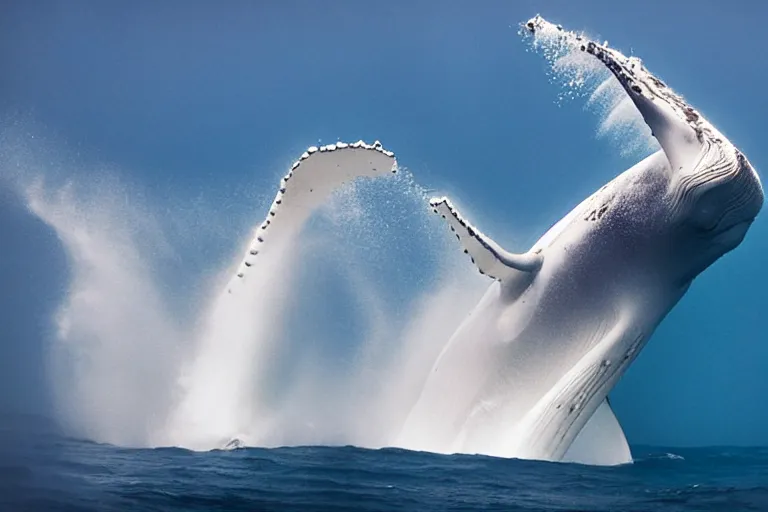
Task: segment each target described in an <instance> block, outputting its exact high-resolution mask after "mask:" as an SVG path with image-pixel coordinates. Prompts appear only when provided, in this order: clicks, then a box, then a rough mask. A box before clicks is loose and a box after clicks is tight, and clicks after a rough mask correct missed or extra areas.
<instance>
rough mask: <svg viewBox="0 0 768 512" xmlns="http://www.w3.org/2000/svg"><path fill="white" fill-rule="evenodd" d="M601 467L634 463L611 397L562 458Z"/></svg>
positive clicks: (602, 404)
mask: <svg viewBox="0 0 768 512" xmlns="http://www.w3.org/2000/svg"><path fill="white" fill-rule="evenodd" d="M562 461H563V462H578V463H579V464H592V465H597V466H615V465H618V464H628V463H631V462H632V452H631V451H630V449H629V443H628V442H627V438H626V436H625V435H624V431H623V430H622V428H621V425H620V424H619V420H618V419H616V415H615V414H614V412H613V409H611V404H610V402H609V401H608V397H606V398H605V400H603V401H602V403H601V404H600V405H599V406H598V408H597V410H596V411H595V413H594V414H593V415H592V417H591V418H590V419H589V421H588V422H587V424H586V425H584V428H582V429H581V432H579V435H578V436H576V439H574V440H573V443H572V444H571V446H570V448H568V451H566V452H565V455H564V456H563V459H562Z"/></svg>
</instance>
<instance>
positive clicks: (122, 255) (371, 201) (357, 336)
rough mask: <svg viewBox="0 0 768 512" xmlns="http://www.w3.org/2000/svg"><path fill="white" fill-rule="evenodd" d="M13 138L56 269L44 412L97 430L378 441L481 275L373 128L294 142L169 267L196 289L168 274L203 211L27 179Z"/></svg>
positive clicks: (240, 439)
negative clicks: (263, 203)
mask: <svg viewBox="0 0 768 512" xmlns="http://www.w3.org/2000/svg"><path fill="white" fill-rule="evenodd" d="M27 149H29V148H27ZM12 153H13V155H12V156H13V158H12V159H14V160H16V162H15V164H14V167H15V168H18V169H19V172H18V173H17V174H18V175H17V176H16V177H15V178H14V180H15V186H16V187H17V188H18V189H19V190H20V193H21V194H22V195H23V196H24V198H25V199H26V201H27V205H28V208H29V210H30V212H31V213H32V214H34V215H35V216H37V217H38V218H39V219H40V220H41V221H43V222H44V223H45V224H46V225H48V226H49V227H50V228H51V229H52V230H53V232H54V233H55V234H56V235H57V237H58V239H59V240H60V242H61V247H62V249H63V250H64V253H65V254H66V256H67V258H68V260H69V266H70V268H71V275H70V284H69V287H68V290H67V291H66V293H65V297H64V300H63V302H62V305H61V307H60V308H59V310H58V312H57V314H56V317H55V332H54V333H53V338H54V339H53V340H52V343H51V353H50V361H51V369H52V374H51V379H52V388H53V389H54V391H55V393H56V403H57V404H58V406H59V415H60V419H61V420H62V421H63V422H64V423H65V424H66V425H67V426H68V427H69V429H70V431H71V432H72V433H73V434H75V435H78V436H83V437H86V438H89V439H93V440H96V441H99V442H108V443H113V444H117V445H122V446H150V447H151V446H167V445H173V446H184V447H188V448H192V449H197V450H208V449H213V448H222V447H230V448H232V447H237V446H242V445H251V446H279V445H300V444H355V445H359V446H369V447H381V446H388V445H391V444H392V438H393V436H394V433H396V432H397V430H398V429H399V427H400V425H401V424H402V422H403V421H404V418H405V416H406V415H407V413H408V411H409V409H410V406H411V405H412V403H413V402H414V401H415V400H416V398H417V394H418V390H419V389H420V387H421V385H422V384H423V380H424V379H425V376H426V375H427V374H428V371H429V368H430V367H431V365H432V363H433V361H434V359H435V358H436V357H437V354H438V353H439V351H440V350H441V348H442V345H443V343H444V341H445V340H446V339H447V338H448V337H449V335H450V332H451V331H452V330H453V329H455V328H456V326H457V325H458V322H459V321H460V320H461V318H462V316H463V315H464V314H465V313H466V312H467V311H468V310H469V308H470V307H471V304H472V303H473V302H474V301H475V300H476V299H477V297H478V296H479V294H480V293H481V289H482V287H483V284H484V283H483V282H482V280H481V279H479V278H478V277H477V276H475V275H474V274H473V273H472V272H471V269H470V268H468V267H467V266H466V265H464V262H463V261H462V260H461V259H460V258H459V256H458V255H456V253H455V251H453V250H450V249H449V247H450V244H451V242H450V239H449V238H448V237H447V236H445V235H444V234H443V233H442V231H441V230H440V229H438V228H437V225H436V221H435V220H433V219H432V216H431V215H429V209H428V206H427V202H426V200H425V196H424V192H423V191H422V189H420V188H419V187H418V186H417V185H416V183H415V182H414V181H413V178H412V176H411V175H410V173H409V172H408V171H407V170H405V171H401V170H399V168H398V166H397V164H396V162H395V160H394V155H393V154H392V153H390V152H388V151H386V150H384V149H383V148H382V147H381V145H380V144H378V143H376V144H372V145H367V144H363V143H356V144H351V145H346V144H343V143H340V144H335V145H333V147H332V148H330V147H328V146H325V147H322V148H314V147H313V148H309V149H308V151H307V152H306V153H305V154H304V155H303V157H302V158H301V159H300V160H299V162H297V164H298V165H294V166H293V168H292V169H291V170H290V171H289V173H288V174H287V175H286V176H285V177H284V178H282V179H281V180H280V183H279V185H278V193H277V195H276V197H275V199H274V200H273V201H272V203H271V205H270V206H268V207H266V208H265V210H266V211H267V212H268V213H267V215H266V218H265V220H264V221H263V222H262V223H260V224H258V225H257V226H255V227H254V228H253V229H252V235H251V236H249V237H248V239H247V241H246V242H245V243H244V244H243V245H242V246H241V247H240V248H236V253H237V254H236V255H235V256H234V258H233V260H232V262H231V263H230V264H227V265H225V266H224V267H223V268H221V269H218V270H216V271H215V272H214V274H215V278H213V279H210V278H207V277H205V275H206V274H208V273H210V269H209V268H207V267H203V268H198V269H197V270H196V269H195V268H194V266H192V268H190V267H189V265H187V266H186V268H184V273H185V280H195V279H197V280H198V281H199V283H200V284H199V285H198V286H197V287H194V286H193V287H190V286H188V285H187V286H186V287H185V288H186V290H189V289H198V290H199V297H197V296H193V297H184V296H183V295H184V294H183V293H181V294H180V293H179V292H178V287H176V286H175V285H174V283H173V279H169V277H168V274H175V273H176V272H177V271H178V270H177V269H178V266H179V265H182V266H183V265H184V264H185V260H186V258H185V254H188V253H190V252H191V251H193V250H194V249H195V248H196V247H195V246H197V245H198V244H205V243H206V242H205V240H204V239H203V240H202V241H201V236H200V235H199V234H198V236H196V237H195V239H194V243H192V244H191V246H190V244H189V242H187V243H186V244H185V243H183V242H179V240H175V239H174V236H173V233H174V232H176V231H183V232H185V233H189V232H198V233H200V232H203V233H208V232H209V231H210V229H207V228H206V227H205V226H202V225H200V219H203V218H205V219H207V221H208V222H209V223H211V224H214V225H215V226H216V227H215V228H214V230H218V229H220V226H221V225H223V222H222V221H221V219H220V218H219V215H220V214H217V213H216V212H215V211H207V210H206V211H202V212H192V214H191V215H192V219H191V220H190V221H189V223H187V224H185V222H184V220H182V219H179V218H178V216H172V217H173V218H170V219H169V216H167V215H165V212H164V211H160V210H157V209H153V208H151V207H150V206H149V205H148V204H146V202H141V201H138V200H136V199H135V198H136V197H137V196H139V195H140V194H139V192H138V191H137V190H136V189H134V188H132V187H130V186H128V185H126V184H124V183H121V182H120V181H119V180H118V179H117V178H115V177H114V176H111V177H108V178H101V179H93V176H104V175H105V174H104V173H102V172H101V171H100V170H96V171H95V172H92V173H88V174H89V175H90V179H86V180H82V181H77V180H64V182H63V183H62V182H60V181H58V180H56V179H55V177H49V178H48V179H42V178H40V174H38V171H37V169H45V167H44V164H42V163H41V162H39V161H38V160H37V159H36V158H35V157H34V155H35V154H39V153H44V154H47V157H46V158H48V159H50V158H52V157H53V156H52V154H53V153H55V152H54V151H50V150H47V151H40V150H37V149H33V150H25V149H24V148H23V144H16V149H15V151H13V152H12ZM5 156H6V158H5V160H8V154H6V155H5ZM6 167H7V166H6ZM62 171H63V172H62V173H61V174H70V175H74V174H75V173H73V172H66V169H62ZM398 171H399V172H398ZM80 173H82V170H81V171H80ZM107 175H108V174H107ZM108 176H109V175H108ZM6 177H7V176H6ZM179 215H182V213H181V212H179ZM170 221H172V222H170ZM233 223H234V224H238V223H239V221H238V220H234V221H233ZM237 238H238V237H237V235H236V234H233V233H230V234H229V235H224V234H219V235H218V237H216V238H214V240H216V241H217V242H220V241H221V240H224V239H230V240H231V239H237ZM209 239H210V237H209ZM169 268H170V269H171V272H167V269H169ZM186 311H190V312H189V313H185V312H186ZM446 319H449V320H446Z"/></svg>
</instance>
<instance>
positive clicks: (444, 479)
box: [0, 416, 768, 511]
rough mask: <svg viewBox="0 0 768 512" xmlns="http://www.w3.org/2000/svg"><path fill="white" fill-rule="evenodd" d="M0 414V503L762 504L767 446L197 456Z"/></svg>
mask: <svg viewBox="0 0 768 512" xmlns="http://www.w3.org/2000/svg"><path fill="white" fill-rule="evenodd" d="M2 420H3V421H2V438H1V440H2V444H0V448H2V458H0V510H2V511H87V510H93V511H111V510H121V511H122V510H137V511H138V510H146V511H149V510H233V511H234V510H249V511H259V510H302V511H312V510H333V511H343V510H355V511H366V510H382V511H383V510H418V511H430V510H436V511H437V510H440V511H442V510H506V511H514V510H525V511H535V510H557V511H560V510H583V511H678V510H686V511H687V510H696V511H704V510H722V511H741V510H758V511H766V510H768V448H743V447H740V448H732V447H707V448H666V447H652V446H636V447H634V450H633V453H634V455H635V459H636V462H635V463H634V464H630V465H625V466H618V467H590V466H583V465H579V464H559V463H548V462H536V461H523V460H508V459H500V458H494V457H484V456H473V455H452V456H446V455H436V454H431V453H423V452H412V451H406V450H399V449H381V450H368V449H362V448H356V447H351V446H338V447H325V446H312V447H291V448H275V449H263V448H239V449H235V450H228V451H223V450H222V451H212V452H202V453H201V452H192V451H188V450H184V449H181V448H159V449H130V448H120V447H116V446H110V445H104V444H97V443H93V442H90V441H84V440H79V439H72V438H69V437H66V436H62V435H61V434H59V433H58V429H56V428H55V427H54V426H53V425H52V424H51V423H49V422H45V421H42V420H40V419H39V418H30V417H18V416H15V417H9V416H5V417H3V418H2Z"/></svg>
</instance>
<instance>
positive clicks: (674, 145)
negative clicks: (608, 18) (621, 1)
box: [525, 16, 724, 171]
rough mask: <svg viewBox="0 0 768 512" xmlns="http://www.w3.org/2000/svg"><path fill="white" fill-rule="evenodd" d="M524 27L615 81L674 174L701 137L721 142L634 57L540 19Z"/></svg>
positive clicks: (697, 147)
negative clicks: (593, 61)
mask: <svg viewBox="0 0 768 512" xmlns="http://www.w3.org/2000/svg"><path fill="white" fill-rule="evenodd" d="M525 27H526V28H527V29H528V30H529V31H530V32H531V33H533V34H543V35H546V36H555V35H556V36H557V37H560V38H562V40H563V42H565V43H566V44H568V45H570V46H572V47H575V48H578V49H580V50H581V51H583V52H586V53H589V54H590V55H593V56H594V57H595V58H597V59H598V60H599V61H600V62H602V63H603V64H604V65H605V67H606V68H608V70H609V71H610V72H611V73H613V75H614V76H615V77H616V78H617V79H618V81H619V83H620V84H621V86H622V87H623V88H624V90H625V91H626V92H627V94H628V95H629V97H630V99H631V100H632V102H633V103H634V104H635V106H636V107H637V109H638V110H639V111H640V114H642V116H643V119H644V120H645V122H646V124H647V125H648V126H649V127H650V128H651V131H652V133H653V136H654V137H655V138H656V140H658V141H659V144H660V145H661V148H662V149H663V150H664V153H665V154H666V156H667V159H668V160H669V163H670V165H671V167H672V169H673V170H674V171H678V170H680V169H681V168H684V167H686V166H688V167H690V166H691V165H693V164H694V163H695V160H696V158H697V156H698V155H699V153H700V151H701V150H702V146H703V142H704V139H705V137H709V138H714V139H724V137H722V135H721V134H720V133H719V132H718V131H717V130H716V129H715V128H714V127H713V126H712V125H711V124H710V123H709V122H707V121H706V120H705V119H704V118H703V117H702V116H701V114H699V113H698V112H697V111H696V110H695V109H694V108H693V107H691V106H690V105H688V103H686V102H685V100H684V99H683V98H682V97H681V96H679V95H678V94H676V93H675V92H674V91H672V90H671V89H670V88H669V87H667V86H666V84H664V82H662V81H661V80H659V79H658V78H657V77H656V76H654V75H653V74H652V73H650V72H649V71H648V70H647V69H645V67H644V66H643V64H642V62H641V61H640V59H638V58H637V57H627V56H625V55H623V54H622V53H621V52H618V51H616V50H613V49H611V48H608V46H607V43H605V44H599V43H597V42H595V41H592V40H590V39H589V38H587V37H585V36H584V35H581V34H576V33H575V32H570V31H567V30H564V29H563V28H562V27H560V26H559V25H554V24H552V23H550V22H548V21H546V20H545V19H543V18H542V17H541V16H536V17H534V18H532V19H531V20H529V21H528V22H527V23H526V24H525Z"/></svg>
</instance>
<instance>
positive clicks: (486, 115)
mask: <svg viewBox="0 0 768 512" xmlns="http://www.w3.org/2000/svg"><path fill="white" fill-rule="evenodd" d="M478 4H479V5H478ZM765 10H766V7H764V6H761V5H760V4H759V3H756V2H747V1H743V2H738V1H736V2H728V3H727V4H723V3H711V4H708V5H707V7H706V8H701V6H700V2H661V1H658V2H657V1H651V2H615V1H593V2H589V1H587V2H570V1H549V2H534V1H532V0H526V1H519V2H509V1H508V2H500V1H499V2H496V1H486V2H480V3H476V2H447V3H440V5H439V7H438V3H437V2H426V1H417V2H390V3H384V2H365V1H355V2H353V1H338V2H327V3H325V4H322V3H320V2H310V1H306V2H297V1H286V2H279V3H278V2H271V3H269V2H229V3H227V4H218V3H214V2H202V1H195V2H173V1H170V2H163V3H162V5H160V4H157V3H155V2H149V1H138V2H131V3H123V4H116V3H104V2H85V1H75V2H63V1H62V2H55V1H33V2H12V3H11V2H7V3H5V4H4V6H3V15H2V16H0V66H2V78H0V114H2V116H3V118H4V119H3V124H4V126H8V125H9V124H11V123H17V124H19V125H22V126H24V130H26V131H27V132H28V133H29V134H30V136H31V135H34V134H38V135H39V136H41V137H45V138H47V139H48V140H55V141H57V144H59V145H61V146H63V147H66V148H67V150H66V154H67V155H68V156H66V157H64V156H62V154H63V153H61V152H55V154H54V155H52V156H50V158H48V157H46V158H48V159H49V160H51V161H53V160H57V159H58V160H62V159H63V160H66V161H67V162H70V163H72V162H88V164H89V165H87V166H83V168H86V167H89V168H93V167H94V165H96V166H97V167H98V166H99V165H101V166H104V167H108V168H110V169H118V171H117V172H118V174H119V175H120V177H121V179H123V180H124V181H126V182H129V183H131V184H133V185H135V186H136V187H137V188H138V189H141V190H143V191H144V192H143V193H144V194H145V195H146V200H147V201H148V202H152V203H158V202H161V201H164V200H166V198H168V197H169V196H171V197H174V196H176V197H208V198H222V197H226V198H227V201H231V202H237V201H242V200H244V199H243V194H242V193H241V192H238V190H239V189H238V184H245V185H244V186H245V187H247V188H249V189H254V190H262V189H263V190H264V191H265V192H264V193H266V194H267V195H271V194H272V193H273V189H272V187H273V186H274V183H275V177H276V176H279V175H281V174H282V173H283V172H284V170H285V166H286V164H287V163H289V162H290V161H292V160H293V159H294V158H295V157H296V156H297V155H298V154H300V153H301V151H303V149H304V148H305V147H306V146H308V145H310V144H314V143H316V142H317V141H318V140H322V141H324V142H332V141H335V140H337V139H339V138H340V139H342V140H357V139H359V138H363V139H366V140H374V139H379V140H381V141H382V142H383V143H384V144H385V146H386V147H388V148H390V149H392V150H394V151H395V152H396V153H397V156H398V161H399V162H400V163H401V164H402V165H405V166H407V167H408V168H410V169H411V171H412V172H413V173H414V175H415V176H416V178H417V179H418V180H419V182H420V183H422V184H423V185H425V186H429V187H435V188H440V189H443V190H446V191H448V192H449V193H451V194H452V195H454V196H457V197H458V198H460V200H461V201H462V202H463V203H466V204H469V205H471V207H472V210H473V214H474V215H475V217H476V218H475V219H474V220H476V223H477V224H478V225H480V226H482V227H483V228H485V230H486V231H488V232H489V233H490V234H492V235H494V236H495V237H496V238H497V239H498V240H499V241H500V242H502V243H503V244H504V245H505V246H507V247H508V248H510V249H516V250H521V249H524V248H526V246H528V245H530V244H531V243H532V242H533V241H535V240H536V238H537V237H538V236H539V235H540V234H541V233H543V231H544V230H545V229H546V228H547V227H548V226H549V225H550V224H552V223H553V222H554V221H556V220H557V219H558V218H559V217H561V216H562V215H564V214H565V213H567V211H568V210H569V209H570V208H571V207H573V206H574V205H575V204H576V203H578V202H579V201H580V200H581V199H582V198H583V197H585V196H586V195H587V194H589V193H590V192H591V191H592V190H594V189H595V188H597V187H599V186H600V185H602V184H603V183H604V182H606V181H608V180H609V179H611V178H612V177H613V176H615V175H616V174H618V173H619V172H621V171H623V170H624V169H626V168H627V167H629V166H630V165H632V164H633V163H634V162H635V161H636V160H637V159H638V155H634V156H630V157H622V156H621V155H620V151H619V149H620V148H619V147H618V145H617V142H615V141H611V140H609V139H604V138H603V139H601V138H598V137H597V136H596V127H597V123H598V118H597V116H596V115H595V114H594V113H592V112H590V111H588V110H585V109H584V102H583V101H581V100H575V101H572V102H566V103H564V104H561V105H558V104H556V102H555V100H556V97H557V94H558V92H559V89H558V87H557V86H556V85H554V84H551V83H550V82H549V81H548V79H547V76H546V74H545V71H546V70H547V63H546V61H545V60H544V59H543V58H542V57H541V56H540V55H536V54H534V53H532V52H526V51H525V50H526V48H527V46H526V45H524V44H523V43H521V41H520V38H519V37H518V35H517V24H518V23H519V22H522V21H525V20H527V19H528V18H529V17H531V16H533V15H534V14H536V13H541V14H542V15H544V16H545V17H547V18H549V19H551V20H552V21H555V22H559V23H562V24H563V25H564V26H566V27H567V28H570V29H576V30H578V29H585V30H587V31H589V33H590V34H594V35H597V36H599V37H601V38H603V39H607V40H608V41H609V42H610V44H611V46H614V47H617V48H619V49H621V50H623V51H626V52H629V51H630V50H631V51H632V52H634V54H636V55H639V56H641V57H642V58H643V60H644V62H645V64H646V66H647V67H648V68H649V69H651V70H652V71H653V72H655V73H656V74H658V75H659V76H661V77H662V78H663V79H664V80H665V81H667V83H669V84H670V85H671V86H672V87H674V88H675V89H676V90H677V91H679V92H680V93H682V94H683V95H684V96H685V97H686V98H687V99H688V100H689V101H690V102H691V103H692V104H693V105H695V106H696V107H697V108H699V109H700V110H701V111H702V112H703V113H704V114H705V115H706V116H707V117H708V118H709V119H710V120H711V121H712V122H713V123H714V124H715V125H716V126H717V127H718V128H719V129H720V130H721V131H722V132H724V133H725V134H726V135H727V136H728V137H729V138H730V139H731V140H732V141H733V142H734V143H735V144H736V145H737V146H738V147H739V148H740V149H742V150H743V151H744V152H745V153H746V155H747V156H748V157H749V158H750V160H751V162H752V163H753V164H754V165H755V167H756V168H757V169H758V172H760V173H761V175H763V176H765V175H764V173H763V171H762V170H763V169H765V168H766V166H768V150H766V149H765V148H766V146H765V141H764V133H765V130H764V118H763V116H764V113H765V112H768V99H766V96H765V94H764V93H763V84H764V83H765V81H766V78H768V68H767V67H766V64H765V62H764V59H762V58H760V57H759V53H760V52H761V51H762V50H763V49H764V48H766V47H768V46H767V44H768V41H766V39H767V38H768V36H766V34H765V31H764V29H763V27H762V21H763V20H764V19H765V15H766V12H765ZM755 56H758V58H757V59H756V60H754V61H753V60H752V59H753V58H754V57H755ZM20 119H21V120H22V121H20ZM46 158H44V159H43V160H46ZM51 166H54V167H57V168H62V169H64V170H62V171H60V172H61V173H62V174H64V175H65V176H66V175H69V174H77V173H83V175H84V176H87V172H90V171H85V170H80V167H79V166H78V165H76V164H72V165H66V164H61V163H56V164H54V163H53V162H52V163H51ZM258 193H259V192H257V194H258ZM246 195H247V194H246ZM169 203H172V201H169ZM174 204H175V203H174ZM241 208H243V206H241ZM169 213H170V214H171V215H172V214H173V213H172V211H169ZM261 215H262V212H258V213H256V215H255V218H254V219H253V221H254V222H257V221H258V220H259V219H260V218H261ZM767 235H768V221H767V220H765V218H764V217H763V216H761V217H760V218H758V220H757V221H756V223H755V224H754V226H753V228H752V230H751V231H750V233H749V235H748V237H747V239H746V241H745V242H744V243H743V244H742V246H741V247H739V248H738V249H737V250H736V251H735V252H733V253H732V254H729V255H727V256H726V257H725V258H723V259H722V260H721V261H719V262H717V263H716V264H715V265H714V266H713V267H712V268H711V269H709V270H708V271H707V272H706V273H705V274H704V275H702V276H701V277H700V278H699V279H698V280H697V281H696V282H695V284H694V286H693V287H692V289H691V291H690V292H689V294H688V296H686V298H685V299H684V300H683V301H682V302H681V303H680V304H679V306H678V307H677V308H676V309H675V310H674V311H673V313H672V314H671V315H670V316H669V317H668V318H667V320H665V322H664V323H663V325H662V326H661V328H660V329H659V331H658V332H657V334H656V335H655V336H654V338H653V339H652V340H651V342H650V344H649V345H648V346H647V347H646V349H645V350H644V352H643V354H642V355H641V356H640V358H639V359H638V361H637V362H636V363H635V365H634V366H633V367H632V368H631V370H630V371H629V373H628V374H627V375H626V376H625V377H624V379H623V380H622V382H621V383H620V384H619V386H618V388H617V389H616V390H615V392H614V393H613V404H614V408H615V410H616V412H617V415H618V416H619V419H620V420H621V422H622V424H623V426H624V428H625V431H626V433H627V435H628V437H629V438H630V440H631V441H632V442H635V443H654V444H672V445H684V444H766V443H768V409H766V408H765V407H764V401H765V400H764V396H765V394H766V392H768V372H765V371H764V367H765V365H766V363H767V362H768V344H767V343H766V341H768V338H767V337H766V334H765V330H764V328H763V327H764V321H765V315H766V313H768V297H767V296H766V295H767V294H768V291H767V290H768V269H766V267H765V265H764V261H765V257H764V254H765V253H766V251H768V236H767ZM0 239H2V240H3V241H4V244H3V256H2V258H0V283H2V290H3V292H2V293H0V324H1V325H3V326H4V327H3V330H2V332H1V333H0V387H2V388H3V389H4V390H7V391H6V392H4V393H3V394H2V396H0V407H4V408H13V409H19V408H22V409H27V410H34V411H37V412H43V413H46V412H48V410H49V407H50V404H49V403H48V401H47V398H46V393H45V384H44V381H45V369H44V354H45V351H46V348H45V339H46V332H47V330H48V329H50V318H51V314H52V313H53V312H54V310H55V308H56V305H57V304H58V302H59V300H60V299H61V296H62V294H63V293H64V290H65V287H66V282H67V277H68V276H67V266H66V262H65V261H64V260H63V253H62V252H61V249H60V247H58V245H57V242H56V239H55V238H54V237H53V236H52V234H51V233H50V232H49V231H48V230H47V229H46V228H45V227H44V226H43V225H42V224H41V223H40V222H39V221H36V220H35V219H34V218H32V217H31V216H29V215H28V214H26V213H25V212H24V209H23V205H22V203H21V202H20V201H19V200H18V199H16V198H15V196H14V195H13V194H12V193H11V192H10V191H8V190H3V189H0ZM215 254H216V251H215V250H214V251H212V255H211V257H212V258H213V257H214V256H215Z"/></svg>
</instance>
